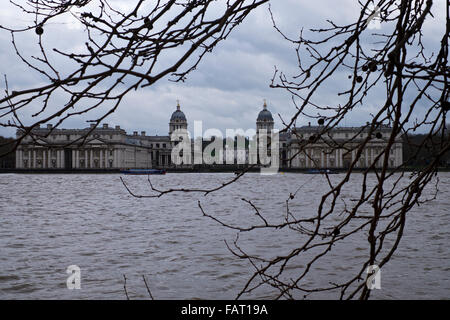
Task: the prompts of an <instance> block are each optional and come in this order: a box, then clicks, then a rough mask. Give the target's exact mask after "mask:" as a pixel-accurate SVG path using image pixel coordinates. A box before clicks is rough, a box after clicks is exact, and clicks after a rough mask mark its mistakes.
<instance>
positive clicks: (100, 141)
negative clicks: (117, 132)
mask: <svg viewBox="0 0 450 320" xmlns="http://www.w3.org/2000/svg"><path fill="white" fill-rule="evenodd" d="M86 144H105V142H104V141H102V140H99V139H92V140H90V141H87V142H86Z"/></svg>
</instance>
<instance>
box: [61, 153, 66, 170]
mask: <svg viewBox="0 0 450 320" xmlns="http://www.w3.org/2000/svg"><path fill="white" fill-rule="evenodd" d="M65 167H66V163H65V154H64V150H61V168H65Z"/></svg>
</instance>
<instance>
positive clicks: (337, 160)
mask: <svg viewBox="0 0 450 320" xmlns="http://www.w3.org/2000/svg"><path fill="white" fill-rule="evenodd" d="M335 153H336V155H335V157H336V159H335V161H334V166H335V167H336V168H339V149H336V152H335Z"/></svg>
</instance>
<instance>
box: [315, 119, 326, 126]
mask: <svg viewBox="0 0 450 320" xmlns="http://www.w3.org/2000/svg"><path fill="white" fill-rule="evenodd" d="M317 123H318V124H320V125H323V124H324V123H325V120H324V119H323V118H320V119H319V120H317Z"/></svg>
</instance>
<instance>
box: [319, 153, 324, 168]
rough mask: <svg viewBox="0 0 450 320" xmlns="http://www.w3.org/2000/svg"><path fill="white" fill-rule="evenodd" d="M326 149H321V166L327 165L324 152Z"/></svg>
mask: <svg viewBox="0 0 450 320" xmlns="http://www.w3.org/2000/svg"><path fill="white" fill-rule="evenodd" d="M323 151H324V150H320V167H321V168H323V167H325V154H324V153H323Z"/></svg>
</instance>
